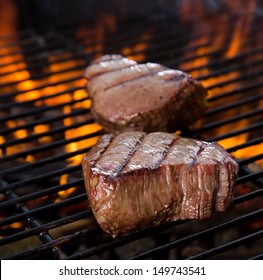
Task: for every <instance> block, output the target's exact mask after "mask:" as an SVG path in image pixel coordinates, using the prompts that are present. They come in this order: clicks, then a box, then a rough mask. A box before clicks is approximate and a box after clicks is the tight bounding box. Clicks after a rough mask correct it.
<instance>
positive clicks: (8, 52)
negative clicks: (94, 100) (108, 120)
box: [0, 18, 263, 259]
mask: <svg viewBox="0 0 263 280" xmlns="http://www.w3.org/2000/svg"><path fill="white" fill-rule="evenodd" d="M246 21H248V20H247V19H246ZM247 24H248V23H247ZM240 25H241V26H242V24H241V23H240V19H235V20H226V19H224V20H222V21H220V23H216V25H215V26H213V25H206V24H204V23H201V22H200V23H199V24H196V23H193V22H188V23H185V24H182V23H178V22H177V21H174V20H168V19H167V20H166V21H163V22H161V24H160V22H157V23H154V22H151V23H147V24H146V23H145V22H144V23H142V22H138V23H132V22H124V23H123V24H119V27H116V26H115V27H111V28H105V27H104V28H102V27H101V26H93V27H92V28H91V27H90V26H87V25H84V26H71V27H65V28H60V29H58V30H52V29H50V30H48V31H46V30H45V31H41V30H40V31H39V30H38V31H37V32H36V31H34V30H31V29H30V30H23V31H21V32H19V33H18V34H16V35H12V36H6V37H1V38H0V57H1V63H0V101H1V102H0V109H1V110H0V123H1V135H0V148H1V149H0V153H1V158H0V191H1V193H0V208H1V210H0V211H1V212H0V214H1V220H0V225H1V234H0V235H1V239H0V245H1V258H8V259H83V258H87V259H101V258H102V259H108V258H131V259H138V258H178V259H186V258H190V259H198V258H201V259H205V258H211V259H218V258H219V259H220V258H241V259H248V258H253V259H258V258H262V256H263V250H262V248H263V246H262V245H263V239H262V237H263V230H262V228H263V222H262V217H263V207H262V206H263V204H262V196H263V188H262V187H263V179H262V176H263V170H262V166H263V160H262V159H263V144H262V139H263V136H262V131H263V103H262V98H263V93H262V87H263V83H262V77H263V67H262V62H263V44H262V42H263V41H262V34H261V33H260V32H259V30H261V27H262V21H261V20H257V18H254V20H253V21H251V22H249V24H248V27H247V29H245V30H244V29H242V28H241V29H240ZM107 30H108V31H107ZM105 53H120V54H123V55H125V56H127V57H129V58H132V59H135V60H137V61H138V62H146V61H151V62H157V63H161V64H164V65H166V66H168V67H171V68H175V69H176V68H177V69H181V70H184V71H186V72H188V73H191V74H192V75H193V76H194V78H196V79H198V80H200V81H201V82H202V83H203V84H204V85H205V86H206V87H207V88H208V89H209V96H208V103H209V110H208V111H207V113H206V114H205V116H204V117H203V119H201V120H200V121H199V122H198V123H197V124H196V125H194V126H193V127H191V128H189V129H186V130H185V131H181V132H180V133H181V135H183V136H187V137H194V138H198V139H203V140H206V141H218V142H219V143H220V144H221V145H223V146H224V147H225V148H226V149H227V150H228V151H229V152H230V153H232V154H233V155H234V156H235V157H236V159H237V161H238V163H239V165H240V169H241V170H240V175H239V178H238V180H237V186H236V198H235V201H234V206H233V208H232V209H230V210H229V211H228V212H226V213H222V214H218V213H217V214H214V215H213V217H212V219H211V220H208V221H183V222H176V223H171V224H167V225H162V226H159V227H157V228H150V229H146V230H143V231H140V232H137V233H134V234H131V235H129V236H126V237H123V238H118V239H115V240H114V239H112V238H111V237H109V236H108V235H106V234H105V233H103V232H102V230H101V229H100V228H99V227H98V225H97V224H96V222H95V220H94V218H93V215H92V212H91V210H90V209H89V205H88V202H87V197H86V193H85V188H84V183H83V179H82V170H81V160H82V157H83V155H84V154H85V153H86V152H87V151H88V150H89V149H90V147H91V146H92V145H94V144H95V142H96V141H97V139H98V137H99V136H100V135H101V134H102V133H103V131H102V129H101V127H100V126H99V125H97V124H95V123H94V120H93V118H92V116H91V114H90V105H91V102H90V100H89V97H88V94H87V93H86V92H85V90H84V87H85V84H86V81H85V80H84V79H83V71H84V69H85V67H86V66H87V65H88V64H89V62H90V61H91V60H92V59H94V58H97V57H99V56H100V55H102V54H105ZM208 240H209V241H208Z"/></svg>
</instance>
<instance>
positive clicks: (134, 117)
mask: <svg viewBox="0 0 263 280" xmlns="http://www.w3.org/2000/svg"><path fill="white" fill-rule="evenodd" d="M85 77H86V78H87V79H88V83H87V90H88V93H89V96H90V97H91V99H92V113H93V115H94V117H95V119H96V121H97V122H98V123H100V124H101V125H102V126H104V128H105V130H106V131H119V132H121V131H127V130H137V131H146V132H151V131H174V130H176V129H178V128H181V127H185V126H188V125H190V124H192V123H194V122H195V121H196V120H197V119H198V118H200V117H201V116H202V115H203V113H204V111H205V110H206V90H205V88H204V87H203V86H202V85H201V84H200V83H199V82H198V81H196V80H194V79H193V78H192V77H191V76H190V75H188V74H186V73H184V72H182V71H179V70H173V69H169V68H167V67H165V66H162V65H160V64H156V63H146V64H137V63H136V62H135V61H133V60H130V59H127V58H124V57H122V56H120V55H105V56H103V57H101V58H100V59H98V60H95V61H94V62H93V63H92V64H91V65H90V66H89V67H88V68H87V69H86V72H85Z"/></svg>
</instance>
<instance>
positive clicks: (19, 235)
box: [0, 210, 92, 245]
mask: <svg viewBox="0 0 263 280" xmlns="http://www.w3.org/2000/svg"><path fill="white" fill-rule="evenodd" d="M90 215H92V213H91V210H87V211H82V212H79V213H77V214H73V215H70V216H67V217H64V218H61V219H58V220H54V221H52V222H50V223H46V224H42V225H40V226H38V227H34V228H30V229H27V230H26V231H21V232H18V233H15V234H13V235H10V236H6V237H4V238H1V239H0V245H4V244H8V243H11V242H14V241H17V240H21V239H24V238H27V237H30V236H34V235H36V234H40V233H41V232H42V231H46V232H47V231H49V230H51V229H54V228H57V227H60V226H63V225H67V224H69V223H72V222H75V221H78V220H81V219H83V218H86V217H88V216H90Z"/></svg>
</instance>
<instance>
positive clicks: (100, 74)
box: [89, 64, 137, 82]
mask: <svg viewBox="0 0 263 280" xmlns="http://www.w3.org/2000/svg"><path fill="white" fill-rule="evenodd" d="M135 65H137V64H133V65H130V64H129V65H125V66H123V67H120V68H116V69H113V70H112V69H109V70H108V71H105V72H103V73H98V74H95V75H93V76H92V77H91V78H89V82H91V81H92V80H93V78H97V77H99V76H103V75H105V74H108V73H110V72H117V71H119V70H123V69H125V68H130V67H133V66H135Z"/></svg>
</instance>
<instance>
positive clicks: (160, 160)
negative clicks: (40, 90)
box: [154, 135, 180, 168]
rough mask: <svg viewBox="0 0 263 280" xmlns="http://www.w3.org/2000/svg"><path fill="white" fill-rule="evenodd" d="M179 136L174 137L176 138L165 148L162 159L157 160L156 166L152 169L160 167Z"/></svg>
mask: <svg viewBox="0 0 263 280" xmlns="http://www.w3.org/2000/svg"><path fill="white" fill-rule="evenodd" d="M179 138H180V137H179V136H177V135H176V138H174V139H173V141H172V142H171V143H170V144H169V145H168V146H167V147H166V150H165V152H164V153H163V157H162V158H161V159H159V160H158V161H157V163H156V165H155V166H154V168H158V167H160V166H161V164H162V163H163V161H164V160H165V159H166V157H167V155H168V154H169V152H170V151H171V148H172V147H173V146H174V144H175V143H176V142H177V141H178V140H179Z"/></svg>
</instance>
